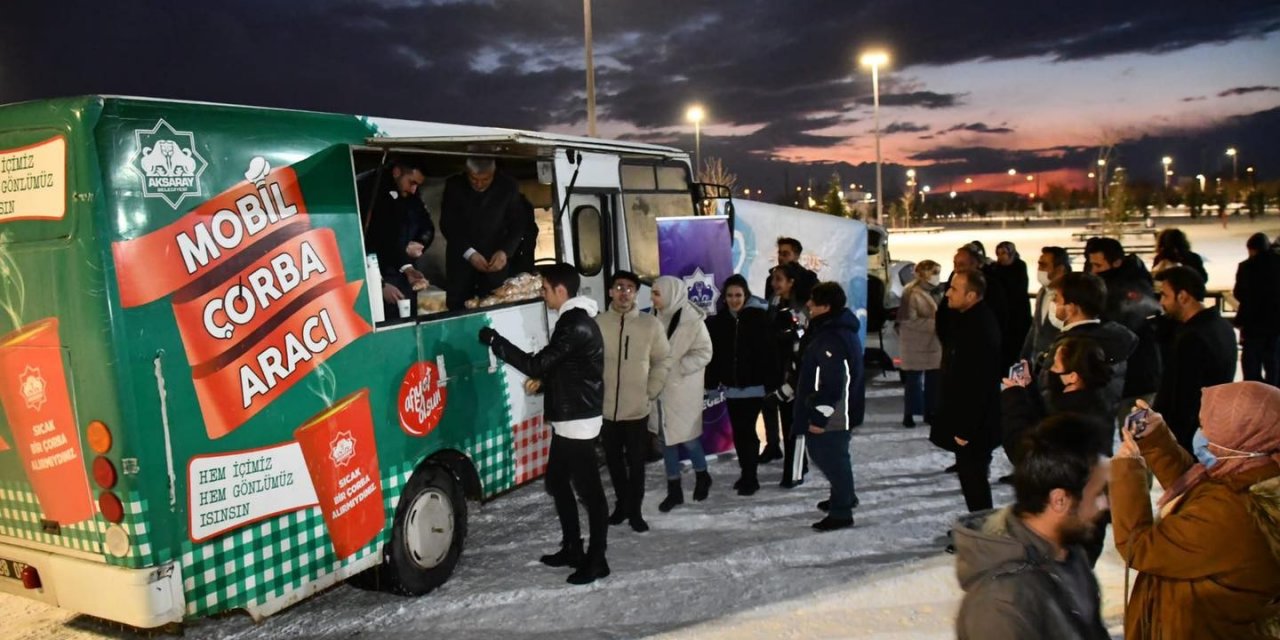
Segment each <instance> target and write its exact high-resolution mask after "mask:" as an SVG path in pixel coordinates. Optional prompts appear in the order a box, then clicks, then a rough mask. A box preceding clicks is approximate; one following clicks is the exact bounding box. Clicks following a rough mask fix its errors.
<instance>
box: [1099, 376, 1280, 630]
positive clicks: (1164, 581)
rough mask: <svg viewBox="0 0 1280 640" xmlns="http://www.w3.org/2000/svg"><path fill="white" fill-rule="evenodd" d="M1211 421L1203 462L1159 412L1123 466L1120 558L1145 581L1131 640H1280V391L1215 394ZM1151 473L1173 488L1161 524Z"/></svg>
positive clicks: (1118, 477) (1114, 483) (1116, 485)
mask: <svg viewBox="0 0 1280 640" xmlns="http://www.w3.org/2000/svg"><path fill="white" fill-rule="evenodd" d="M1200 423H1201V425H1202V427H1201V431H1199V432H1197V434H1196V439H1195V447H1194V449H1195V452H1196V455H1195V458H1193V457H1192V456H1191V454H1189V453H1187V451H1186V450H1185V449H1183V448H1182V447H1180V446H1178V443H1177V442H1176V441H1175V440H1174V437H1173V434H1172V432H1170V431H1169V428H1168V426H1167V425H1166V424H1165V422H1164V419H1163V418H1162V417H1161V416H1160V414H1157V413H1151V414H1150V415H1149V416H1148V418H1147V420H1146V422H1145V423H1144V424H1141V425H1139V426H1138V427H1136V428H1133V429H1130V428H1128V427H1126V428H1125V429H1124V431H1123V436H1124V443H1123V444H1122V445H1121V446H1120V450H1119V451H1118V452H1117V453H1116V457H1115V459H1114V460H1112V464H1111V515H1112V525H1113V527H1114V528H1115V541H1116V549H1117V550H1118V551H1119V552H1120V556H1121V557H1122V558H1124V559H1125V562H1126V563H1127V564H1128V565H1129V566H1130V567H1131V568H1133V569H1136V570H1137V571H1138V572H1139V575H1138V578H1137V580H1136V581H1135V582H1134V585H1133V594H1132V596H1131V597H1130V598H1129V602H1128V606H1127V607H1126V609H1125V624H1124V627H1125V634H1124V637H1125V638H1127V639H1129V640H1148V639H1150V640H1175V639H1176V640H1181V639H1184V638H1185V639H1195V640H1211V639H1222V640H1228V639H1229V640H1254V639H1258V640H1261V639H1263V638H1272V639H1274V638H1280V428H1277V425H1280V389H1276V388H1275V387H1270V386H1267V385H1265V384H1262V383H1259V382H1235V383H1230V384H1224V385H1217V386H1213V387H1208V388H1206V389H1205V390H1204V392H1203V397H1202V401H1201V406H1200ZM1197 459H1198V460H1199V462H1198V463H1197ZM1148 467H1150V469H1151V471H1153V472H1154V473H1155V475H1156V479H1158V480H1159V481H1160V484H1161V485H1162V486H1164V487H1168V489H1167V490H1166V491H1165V493H1164V495H1163V496H1162V497H1161V498H1160V500H1159V502H1158V506H1159V509H1160V514H1161V518H1160V519H1159V520H1158V521H1157V520H1155V518H1153V516H1152V513H1151V501H1150V498H1149V493H1148V489H1147V468H1148Z"/></svg>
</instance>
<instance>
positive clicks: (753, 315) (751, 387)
mask: <svg viewBox="0 0 1280 640" xmlns="http://www.w3.org/2000/svg"><path fill="white" fill-rule="evenodd" d="M721 289H722V290H723V291H724V293H723V295H722V296H721V300H722V301H723V303H724V304H723V308H721V309H720V312H719V313H717V314H716V315H714V316H712V317H711V318H709V319H708V320H707V332H708V333H709V334H710V335H711V347H712V356H711V364H709V365H707V378H706V388H708V389H716V388H719V387H724V389H725V402H726V404H727V405H728V408H729V422H730V424H731V425H732V426H733V447H734V450H735V451H736V452H737V454H738V467H739V468H740V469H741V472H742V474H741V476H739V478H738V480H737V482H734V483H733V488H734V490H736V491H737V492H738V495H740V496H749V495H753V494H754V493H755V492H756V491H758V490H759V489H760V480H759V478H758V477H757V475H756V468H757V466H758V465H759V462H758V460H759V456H760V438H759V436H757V435H756V419H757V418H759V417H760V409H761V406H762V405H763V404H764V397H765V395H767V394H769V393H773V392H774V391H775V390H776V389H777V388H778V387H779V386H780V385H781V384H782V365H781V364H779V362H778V350H777V343H776V342H775V340H774V337H773V328H772V327H771V326H770V325H769V314H768V313H767V312H766V311H765V310H764V309H760V308H756V307H749V306H747V300H749V299H751V290H750V289H749V288H748V287H747V279H746V278H744V277H742V276H740V275H736V274H735V275H732V276H729V278H728V279H726V280H725V281H724V286H723V287H722V288H721Z"/></svg>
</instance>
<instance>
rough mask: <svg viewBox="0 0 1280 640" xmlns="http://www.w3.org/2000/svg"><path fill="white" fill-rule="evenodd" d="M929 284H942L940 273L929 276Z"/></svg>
mask: <svg viewBox="0 0 1280 640" xmlns="http://www.w3.org/2000/svg"><path fill="white" fill-rule="evenodd" d="M929 284H931V285H933V286H935V287H936V286H938V285H940V284H942V276H939V275H938V274H934V275H931V276H929Z"/></svg>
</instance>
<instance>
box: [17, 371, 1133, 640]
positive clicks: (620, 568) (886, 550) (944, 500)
mask: <svg viewBox="0 0 1280 640" xmlns="http://www.w3.org/2000/svg"><path fill="white" fill-rule="evenodd" d="M868 395H869V399H868V415H867V418H868V421H867V424H866V425H865V426H863V427H861V428H859V429H858V430H857V431H856V432H855V435H854V441H853V450H854V459H855V465H856V468H855V474H856V479H857V490H858V495H859V498H860V499H861V501H862V506H861V507H860V508H859V509H858V510H857V512H856V514H855V518H856V520H857V524H856V526H855V527H854V528H853V529H848V530H844V531H838V532H834V533H827V534H819V533H816V532H814V531H813V530H812V529H810V527H809V524H810V523H812V522H813V521H815V520H817V519H818V518H819V517H820V516H821V514H820V513H819V512H818V511H817V510H816V509H815V508H814V504H815V503H816V502H817V501H818V500H821V499H823V498H825V497H826V492H827V483H826V481H825V480H823V479H822V477H821V475H820V474H817V473H816V472H814V473H811V475H810V476H809V477H808V480H807V481H806V482H805V484H804V485H803V486H801V487H798V488H796V489H793V490H790V491H787V490H783V489H780V488H778V487H777V480H778V478H779V477H780V474H781V469H780V467H779V465H778V464H771V465H766V466H765V467H764V468H763V471H762V478H761V479H762V481H763V482H764V483H765V486H764V488H762V489H761V491H760V492H759V493H758V494H756V495H755V496H753V497H750V498H743V497H738V496H737V495H736V494H734V493H733V491H732V490H731V489H730V485H731V484H732V483H733V480H734V479H735V478H736V474H737V466H736V462H735V460H734V459H733V458H732V457H731V456H725V457H723V458H721V459H718V460H714V461H712V463H711V472H712V474H713V476H714V477H715V480H716V484H715V486H714V487H713V488H712V491H711V497H710V498H709V499H708V500H707V501H706V502H703V503H697V504H695V503H691V502H690V503H686V504H685V505H683V506H681V507H678V508H677V509H675V510H674V511H672V512H671V513H669V514H661V513H658V511H657V503H658V501H659V500H660V499H661V497H662V494H661V493H660V489H659V486H660V485H661V484H662V480H661V479H660V478H659V477H658V476H659V475H660V465H650V467H649V482H648V489H649V494H648V496H647V498H646V501H645V516H646V518H647V519H648V520H649V523H650V525H652V527H653V529H652V531H650V532H649V533H645V534H636V533H633V532H631V530H630V529H629V528H627V527H626V526H625V525H624V526H621V527H612V528H610V531H609V533H610V538H609V563H610V565H611V567H612V569H613V575H612V576H610V577H609V578H607V579H605V580H602V581H600V582H598V583H596V584H594V585H591V586H587V587H574V586H571V585H568V584H566V583H565V581H564V580H565V577H566V576H567V575H568V573H569V572H568V571H567V570H557V569H550V568H547V567H544V566H542V565H541V564H539V563H538V562H537V557H538V555H539V554H541V553H544V552H547V551H549V550H552V549H554V548H555V546H556V544H557V543H558V541H559V531H558V527H557V525H556V523H555V516H554V514H553V511H552V508H551V502H550V499H549V498H548V497H547V496H546V495H545V494H544V493H543V492H542V487H541V485H534V486H529V487H525V488H523V489H520V490H518V491H515V492H513V493H512V494H509V495H507V496H504V497H502V498H500V499H498V500H495V501H493V502H491V503H488V504H485V505H480V506H477V505H473V506H472V511H471V521H470V531H471V533H470V537H469V538H468V541H467V549H466V552H465V554H464V556H463V560H462V563H461V564H460V566H459V567H458V570H457V572H456V573H455V574H454V576H453V578H452V579H451V580H450V581H449V583H448V584H446V585H445V586H444V587H442V588H441V589H439V590H438V591H436V592H435V593H433V594H431V595H428V596H426V597H422V598H417V599H413V598H402V597H397V596H391V595H387V594H383V593H375V592H368V591H362V590H360V589H357V588H354V587H350V586H345V585H344V586H339V587H336V588H334V589H331V590H329V591H327V592H325V593H322V594H320V595H318V596H316V597H313V598H311V599H310V600H307V601H304V602H303V603H301V604H299V605H297V606H295V607H293V608H291V609H288V610H286V611H284V612H282V613H280V614H277V615H275V616H273V617H271V618H268V619H267V620H265V621H264V622H262V623H260V624H255V623H253V622H252V621H251V620H250V619H249V618H248V616H246V615H243V614H233V615H230V616H226V617H222V618H218V619H211V620H202V621H198V622H195V623H193V624H190V625H187V627H186V630H185V637H186V638H194V639H198V640H199V639H205V638H209V639H212V638H231V639H235V638H299V637H307V638H345V637H351V636H355V635H374V634H376V635H378V636H386V637H392V638H398V637H410V636H414V637H419V636H423V635H425V634H428V633H430V634H431V635H432V636H435V637H449V638H454V639H465V638H495V637H500V638H526V639H539V638H548V639H549V638H568V637H572V638H633V637H648V636H659V637H663V638H708V639H710V638H731V637H732V638H777V637H797V638H799V637H803V638H875V639H880V640H889V639H894V640H906V639H920V640H933V639H939V640H940V639H942V638H951V637H954V633H953V631H952V629H951V623H952V619H953V617H954V613H955V610H956V607H957V605H958V603H959V599H960V595H961V594H960V592H959V589H958V588H957V586H956V583H955V574H954V567H953V564H952V558H951V556H948V555H945V554H943V553H941V551H942V548H943V546H944V545H945V540H944V538H943V534H944V532H945V531H946V529H947V528H948V526H949V524H950V522H951V521H952V520H953V519H954V518H955V517H956V516H958V515H960V514H961V513H962V512H963V510H964V509H963V507H964V501H963V498H962V497H961V496H960V491H959V485H958V483H957V480H956V477H955V475H953V474H947V473H943V472H942V469H943V467H945V466H946V465H947V464H949V463H950V462H951V460H950V459H949V458H950V456H949V455H948V454H946V453H944V452H942V451H940V450H938V449H935V448H934V447H932V446H931V445H929V444H928V442H927V441H926V439H925V438H926V435H927V428H916V429H903V428H902V427H900V426H898V423H899V421H900V420H901V402H902V400H901V385H900V384H898V383H897V379H896V376H893V377H876V378H873V379H872V380H871V381H870V386H869V389H868ZM1007 471H1008V463H1007V461H1005V460H1004V458H1003V457H1002V456H1001V455H1000V454H997V462H996V463H995V464H994V465H993V468H992V478H993V479H994V478H996V477H998V476H1000V475H1002V474H1004V473H1006V472H1007ZM688 480H689V479H686V483H685V484H686V489H687V488H688V486H689V485H691V484H692V483H691V482H689V481H688ZM995 495H996V503H997V504H1001V503H1007V502H1008V501H1009V499H1010V492H1009V490H1008V488H1007V487H1004V486H1001V485H996V489H995ZM1115 564H1116V561H1115V560H1114V552H1112V557H1111V558H1110V559H1107V560H1104V563H1103V565H1102V569H1100V573H1101V574H1102V575H1103V576H1104V581H1108V578H1107V575H1108V573H1107V572H1111V574H1115V572H1116V571H1117V570H1116V569H1115ZM1109 582H1110V583H1111V584H1112V587H1113V588H1111V589H1110V591H1109V599H1110V600H1111V601H1112V602H1111V603H1110V604H1111V605H1112V606H1109V607H1108V610H1109V611H1112V612H1113V613H1116V612H1118V609H1116V606H1114V605H1115V601H1118V595H1117V594H1118V593H1119V592H1118V587H1115V585H1116V584H1119V583H1118V581H1117V580H1116V579H1115V578H1114V575H1112V576H1111V579H1109ZM0 619H4V620H5V621H6V623H5V631H6V637H7V638H10V639H13V640H28V639H30V640H36V639H44V638H55V639H59V640H62V639H67V640H69V639H79V638H97V637H133V633H132V632H130V631H127V630H122V629H120V628H119V627H117V626H115V625H112V624H110V623H105V622H102V621H99V620H96V619H91V618H87V617H84V616H74V615H71V614H68V613H65V612H61V611H58V610H56V609H51V608H48V607H46V606H44V605H41V604H36V603H31V602H29V601H26V600H22V599H18V598H15V597H11V596H6V595H0Z"/></svg>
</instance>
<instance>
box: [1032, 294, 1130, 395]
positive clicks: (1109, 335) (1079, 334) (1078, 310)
mask: <svg viewBox="0 0 1280 640" xmlns="http://www.w3.org/2000/svg"><path fill="white" fill-rule="evenodd" d="M1052 287H1053V294H1054V298H1053V301H1054V313H1055V314H1057V317H1058V320H1059V321H1060V322H1062V325H1063V326H1062V331H1061V332H1059V333H1058V336H1057V337H1056V338H1054V340H1053V342H1052V343H1050V345H1049V347H1048V348H1047V349H1046V350H1045V351H1044V352H1043V353H1041V354H1040V355H1039V356H1037V360H1038V361H1037V362H1036V364H1035V365H1034V367H1033V369H1035V370H1037V371H1039V372H1040V374H1039V377H1038V381H1039V388H1040V392H1041V393H1042V394H1044V395H1045V399H1046V400H1048V399H1049V398H1050V397H1052V396H1053V395H1054V393H1055V392H1061V390H1062V381H1061V378H1060V377H1059V376H1055V375H1053V374H1052V373H1051V372H1050V370H1051V369H1052V367H1051V366H1050V365H1051V364H1052V362H1053V358H1054V356H1055V355H1056V354H1057V353H1058V348H1059V347H1060V346H1061V345H1062V342H1063V341H1065V340H1066V339H1068V338H1083V339H1086V340H1091V341H1092V342H1093V343H1094V344H1096V345H1098V347H1099V348H1101V349H1102V353H1103V355H1104V356H1105V357H1106V360H1107V363H1108V364H1109V365H1111V374H1112V375H1111V381H1110V382H1108V383H1107V384H1106V386H1105V387H1104V388H1102V389H1100V391H1102V393H1103V396H1104V398H1105V400H1106V403H1107V406H1108V407H1111V410H1112V411H1113V412H1116V411H1119V410H1120V399H1121V395H1122V393H1123V391H1124V378H1125V371H1126V369H1125V368H1126V366H1127V363H1126V361H1127V360H1128V359H1129V356H1130V355H1132V354H1133V352H1134V349H1136V348H1137V345H1138V337H1137V336H1136V335H1134V333H1133V332H1132V331H1130V330H1128V329H1126V328H1125V327H1124V326H1122V325H1120V324H1119V323H1116V322H1111V321H1109V320H1107V321H1103V320H1100V319H1099V315H1101V313H1102V310H1103V308H1104V306H1105V305H1106V300H1107V289H1106V285H1105V284H1103V282H1102V279H1101V278H1099V277H1098V276H1095V275H1093V274H1089V273H1068V274H1066V275H1064V276H1062V277H1061V278H1059V279H1058V280H1056V281H1054V282H1053V283H1052ZM1113 415H1114V414H1113Z"/></svg>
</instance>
